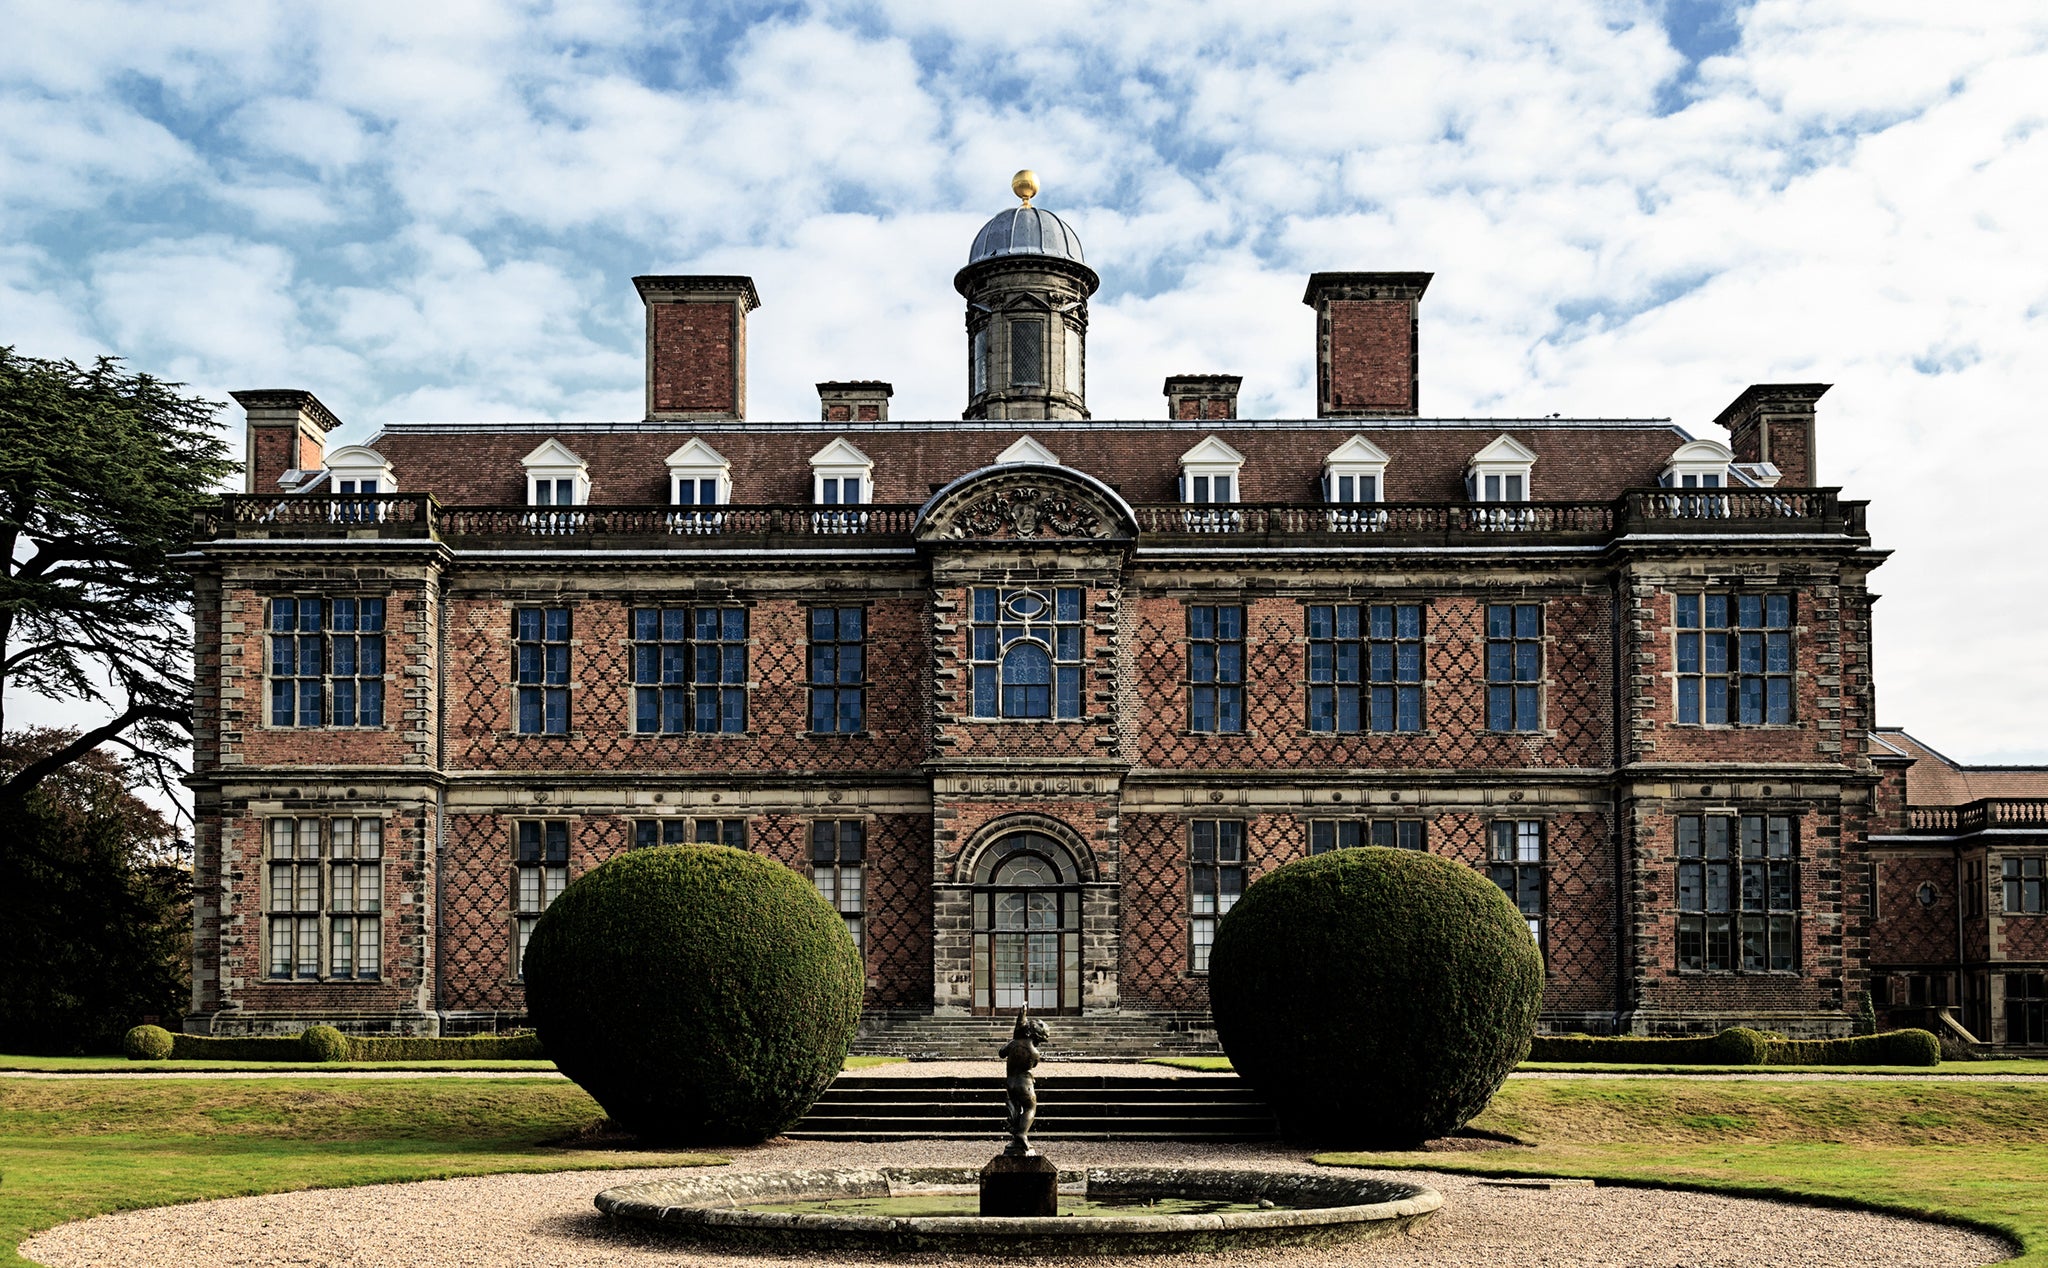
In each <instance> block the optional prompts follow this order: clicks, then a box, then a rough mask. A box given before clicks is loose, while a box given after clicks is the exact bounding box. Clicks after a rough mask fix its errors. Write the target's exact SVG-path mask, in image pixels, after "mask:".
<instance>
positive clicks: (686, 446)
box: [668, 437, 732, 506]
mask: <svg viewBox="0 0 2048 1268" xmlns="http://www.w3.org/2000/svg"><path fill="white" fill-rule="evenodd" d="M668 500H669V505H671V506H722V505H724V504H725V503H727V502H730V501H732V464H731V463H730V462H728V461H727V460H726V459H725V457H724V455H722V454H720V453H719V452H718V451H717V450H716V449H713V448H712V447H711V446H709V445H707V444H705V443H704V442H703V441H701V440H698V439H696V438H695V437H692V438H691V439H689V440H686V441H684V442H683V444H682V445H681V447H679V448H678V449H677V450H676V451H675V452H674V453H672V454H670V455H669V456H668Z"/></svg>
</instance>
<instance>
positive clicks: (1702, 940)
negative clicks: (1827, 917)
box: [1678, 815, 1799, 973]
mask: <svg viewBox="0 0 2048 1268" xmlns="http://www.w3.org/2000/svg"><path fill="white" fill-rule="evenodd" d="M1794 844H1795V843H1794V841H1793V829H1792V820H1791V819H1790V818H1789V817H1787V816H1785V815H1680V816H1679V818H1678V967H1679V968H1681V969H1693V970H1698V971H1700V972H1705V973H1732V972H1737V971H1741V972H1745V973H1762V972H1786V971H1790V970H1792V969H1795V968H1797V967H1798V942H1797V938H1798V932H1799V916H1798V894H1797V884H1796V880H1797V878H1796V876H1795V872H1794V866H1793V864H1794V857H1795V851H1794V848H1793V847H1794Z"/></svg>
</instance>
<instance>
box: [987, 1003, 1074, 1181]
mask: <svg viewBox="0 0 2048 1268" xmlns="http://www.w3.org/2000/svg"><path fill="white" fill-rule="evenodd" d="M1048 1037H1049V1036H1048V1032H1047V1031H1046V1028H1045V1023H1044V1022H1042V1021H1039V1020H1037V1019H1036V1018H1034V1017H1032V1016H1031V1010H1030V1008H1029V1007H1025V1008H1020V1009H1018V1010H1017V1024H1016V1026H1015V1027H1013V1028H1012V1029H1011V1031H1010V1042H1008V1043H1006V1044H1004V1045H1003V1049H1002V1052H1001V1053H1000V1054H999V1055H1000V1056H1001V1057H1002V1058H1003V1063H1004V1066H1005V1071H1006V1072H1005V1076H1004V1080H1003V1082H1004V1094H1005V1097H1006V1100H1007V1108H1008V1127H1009V1130H1010V1143H1009V1144H1008V1145H1006V1146H1004V1147H1003V1152H1001V1153H999V1154H997V1155H996V1156H995V1157H993V1158H991V1159H989V1161H988V1165H987V1166H985V1167H983V1168H982V1169H981V1213H982V1214H983V1215H984V1216H989V1215H1005V1216H1018V1215H1058V1214H1059V1213H1060V1209H1059V1204H1060V1169H1059V1167H1058V1166H1056V1165H1055V1164H1054V1163H1053V1161H1052V1159H1050V1158H1047V1157H1046V1156H1045V1155H1043V1154H1041V1153H1039V1152H1038V1151H1037V1150H1036V1149H1033V1148H1032V1147H1031V1123H1032V1120H1033V1119H1035V1118H1037V1117H1038V1084H1037V1081H1036V1080H1035V1079H1033V1078H1032V1075H1031V1069H1032V1067H1033V1066H1035V1065H1037V1064H1038V1063H1039V1061H1040V1059H1041V1058H1040V1055H1039V1045H1040V1044H1043V1043H1044V1042H1045V1041H1046V1039H1047V1038H1048Z"/></svg>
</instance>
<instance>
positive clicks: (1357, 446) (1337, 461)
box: [1323, 436, 1388, 467]
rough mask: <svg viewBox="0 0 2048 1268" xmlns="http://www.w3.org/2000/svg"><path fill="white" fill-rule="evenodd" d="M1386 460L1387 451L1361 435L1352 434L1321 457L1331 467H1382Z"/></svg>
mask: <svg viewBox="0 0 2048 1268" xmlns="http://www.w3.org/2000/svg"><path fill="white" fill-rule="evenodd" d="M1387 461H1388V459H1387V451H1386V450H1384V449H1382V448H1380V447H1379V446H1378V445H1375V444H1374V443H1372V442H1371V441H1370V440H1367V439H1366V438H1365V437H1363V436H1353V437H1352V438H1351V439H1349V440H1347V441H1345V442H1344V443H1343V444H1341V445H1339V446H1337V447H1336V448H1335V449H1332V450H1331V451H1330V456H1329V457H1327V458H1324V459H1323V463H1324V465H1326V466H1331V467H1384V466H1386V465H1387Z"/></svg>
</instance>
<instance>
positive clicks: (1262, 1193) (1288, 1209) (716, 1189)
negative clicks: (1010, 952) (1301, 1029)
mask: <svg viewBox="0 0 2048 1268" xmlns="http://www.w3.org/2000/svg"><path fill="white" fill-rule="evenodd" d="M979 1183H980V1173H979V1172H978V1171H975V1170H973V1169H971V1168H967V1167H883V1168H879V1169H876V1170H872V1171H859V1170H834V1171H778V1172H770V1173H766V1174H756V1175H731V1174H724V1175H701V1174H700V1175H690V1176H681V1177H678V1178H676V1179H673V1180H649V1181H644V1182H642V1183H639V1184H623V1185H619V1186H618V1187H616V1188H611V1189H606V1190H605V1191H604V1192H602V1193H600V1194H598V1195H597V1208H598V1209H599V1210H600V1211H603V1212H604V1213H605V1214H607V1215H609V1216H611V1217H612V1218H614V1219H621V1220H632V1221H635V1222H639V1223H646V1224H654V1225H658V1226H660V1227H662V1228H667V1229H672V1230H674V1231H675V1232H677V1233H678V1234H681V1235H684V1236H688V1237H692V1238H695V1239H698V1240H702V1241H710V1242H718V1243H722V1244H726V1245H739V1246H759V1247H763V1248H772V1249H778V1250H806V1249H841V1250H903V1251H955V1252H959V1253H963V1254H965V1253H973V1254H998V1255H1001V1254H1045V1255H1087V1254H1119V1253H1131V1252H1145V1251H1159V1252H1171V1251H1203V1250H1224V1249H1229V1248H1232V1247H1241V1246H1295V1245H1304V1244H1309V1243H1320V1242H1329V1241H1337V1240H1344V1239H1363V1238H1369V1237H1380V1236H1384V1235H1385V1234H1387V1233H1391V1232H1395V1231H1397V1230H1399V1229H1404V1228H1409V1227H1411V1226H1413V1225H1415V1224H1418V1223H1420V1222H1422V1221H1423V1220H1426V1219H1428V1218H1429V1217H1430V1215H1431V1214H1432V1213H1433V1212H1434V1211H1435V1210H1436V1209H1437V1208H1438V1207H1439V1206H1441V1205H1443V1197H1442V1195H1441V1194H1439V1193H1437V1191H1436V1190H1434V1189H1430V1188H1425V1187H1424V1186H1422V1185H1419V1184H1402V1183H1396V1182H1393V1181H1388V1180H1379V1179H1368V1178H1362V1177H1355V1176H1333V1175H1316V1174H1309V1173H1298V1172H1287V1171H1242V1170H1233V1171H1220V1170H1216V1171H1212V1170H1200V1169H1182V1168H1177V1167H1095V1168H1090V1169H1089V1170H1088V1171H1087V1172H1086V1173H1085V1174H1082V1173H1075V1172H1062V1173H1061V1175H1060V1196H1061V1203H1062V1205H1063V1206H1065V1205H1066V1204H1067V1203H1069V1202H1071V1201H1073V1200H1074V1199H1081V1200H1082V1201H1083V1202H1085V1203H1086V1204H1087V1205H1086V1207H1085V1208H1083V1211H1079V1212H1077V1213H1075V1214H1062V1215H1057V1216H1040V1217H1035V1218H986V1219H985V1218H983V1217H981V1216H979V1215H975V1214H972V1213H971V1212H972V1210H973V1204H974V1202H975V1200H976V1193H977V1186H978V1185H979ZM948 1199H951V1200H953V1201H957V1202H959V1203H960V1205H961V1207H962V1209H964V1210H965V1211H967V1212H969V1213H966V1214H958V1215H952V1214H939V1215H934V1214H921V1213H917V1212H925V1211H930V1210H932V1209H934V1207H935V1206H940V1207H942V1206H943V1204H945V1203H946V1201H947V1200H948ZM1148 1204H1149V1205H1148ZM892 1207H893V1208H898V1209H896V1210H893V1211H892V1209H891V1208H892ZM1202 1207H1206V1208H1208V1209H1206V1210H1201V1211H1200V1213H1177V1212H1188V1211H1190V1210H1191V1209H1194V1208H1202ZM1084 1212H1085V1213H1084Z"/></svg>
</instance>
